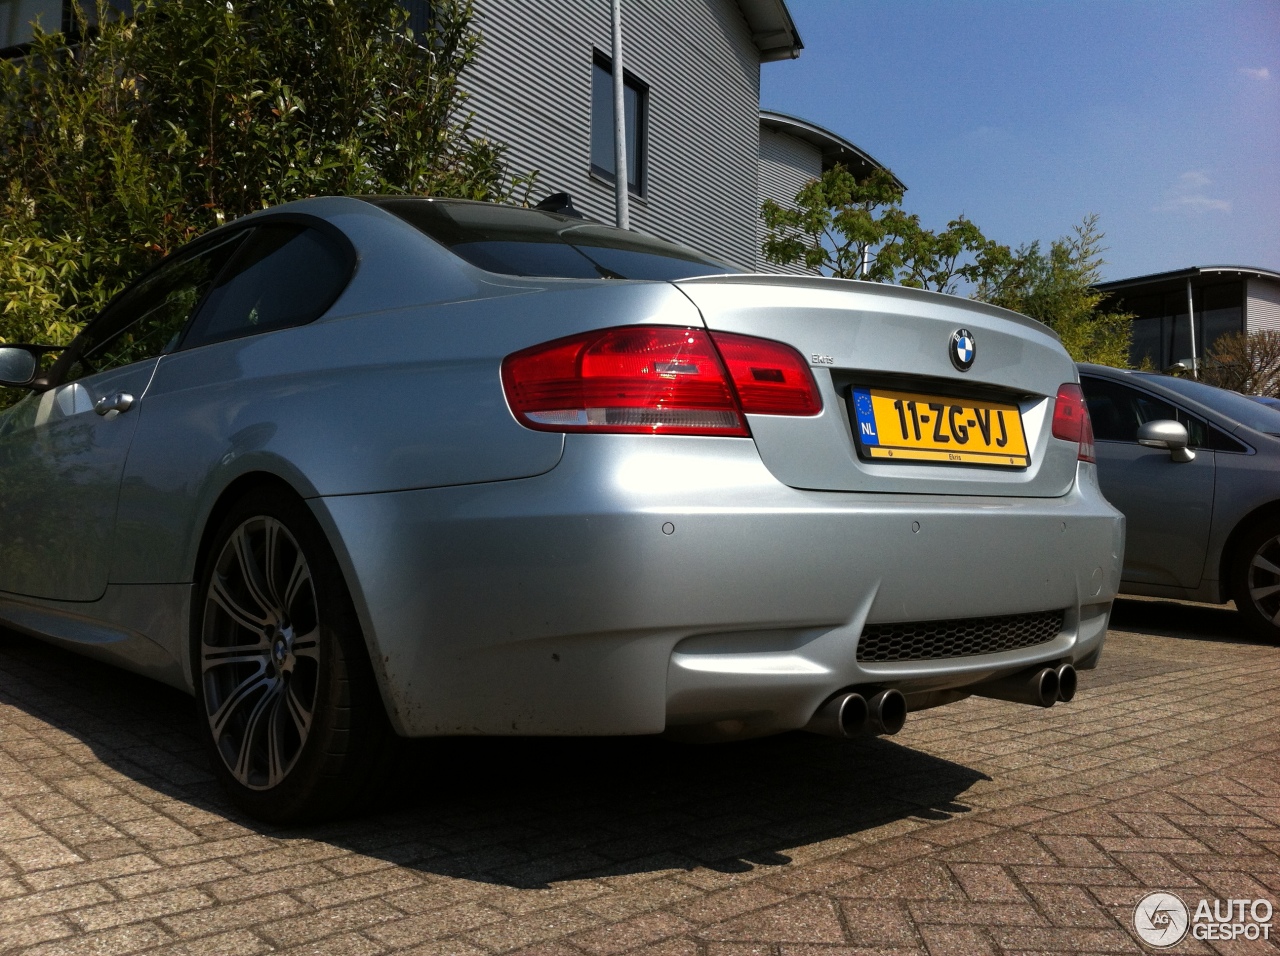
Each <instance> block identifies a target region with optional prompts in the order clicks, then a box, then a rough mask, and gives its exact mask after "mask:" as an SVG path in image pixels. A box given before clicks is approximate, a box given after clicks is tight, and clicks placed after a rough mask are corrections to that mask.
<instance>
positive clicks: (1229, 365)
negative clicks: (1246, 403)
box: [1200, 329, 1280, 398]
mask: <svg viewBox="0 0 1280 956" xmlns="http://www.w3.org/2000/svg"><path fill="white" fill-rule="evenodd" d="M1200 380H1201V381H1202V382H1205V383H1207V384H1209V385H1216V386H1218V387H1219V388H1229V389H1231V390H1233V391H1236V392H1240V393H1242V394H1244V395H1269V396H1271V397H1272V398H1280V332H1277V331H1275V330H1274V329H1259V330H1258V331H1256V332H1249V333H1246V332H1236V333H1234V334H1232V335H1224V336H1223V337H1222V338H1220V339H1218V340H1217V341H1216V342H1214V344H1213V348H1211V349H1210V350H1209V354H1208V356H1207V357H1206V359H1205V361H1204V363H1203V364H1202V366H1201V368H1200Z"/></svg>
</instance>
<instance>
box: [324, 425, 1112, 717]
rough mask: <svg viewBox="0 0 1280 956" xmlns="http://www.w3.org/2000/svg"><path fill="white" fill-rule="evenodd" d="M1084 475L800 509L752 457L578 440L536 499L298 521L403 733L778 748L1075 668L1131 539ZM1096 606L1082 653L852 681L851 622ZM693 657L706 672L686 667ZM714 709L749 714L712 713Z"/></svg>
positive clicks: (503, 498)
mask: <svg viewBox="0 0 1280 956" xmlns="http://www.w3.org/2000/svg"><path fill="white" fill-rule="evenodd" d="M673 445H674V447H673ZM1080 471H1081V481H1080V482H1079V484H1078V485H1077V487H1076V489H1074V490H1073V491H1072V492H1071V493H1069V494H1068V495H1064V496H1061V497H1057V498H1046V499H1010V498H1005V497H987V498H982V497H961V496H932V495H930V496H917V495H886V494H856V493H833V492H812V491H802V490H797V489H793V488H789V487H787V486H786V485H783V484H781V483H780V482H778V481H777V480H776V478H774V477H773V475H772V474H770V472H769V470H768V469H767V468H766V467H764V464H763V462H762V461H761V460H760V457H759V455H758V454H757V452H756V450H755V448H754V446H753V444H752V443H751V441H750V440H749V439H697V438H690V439H669V440H667V441H665V442H662V443H655V442H653V441H651V440H650V439H649V438H647V437H629V436H577V435H574V436H570V439H569V441H568V442H567V443H566V451H565V457H564V460H563V461H562V462H561V463H560V464H559V465H558V466H557V467H556V468H555V469H554V470H552V471H551V472H549V473H547V474H546V475H543V476H540V477H536V478H529V479H523V480H520V481H512V482H494V483H490V484H485V485H475V486H467V487H455V488H441V489H432V490H424V491H415V492H403V493H396V494H385V495H352V496H343V497H339V498H321V499H317V500H315V501H314V502H313V507H315V508H316V511H317V514H319V515H320V516H321V518H322V523H324V524H325V525H326V527H327V528H329V529H330V534H331V537H332V538H333V539H334V540H339V541H342V542H343V543H344V544H345V545H346V549H345V551H344V553H343V554H342V555H340V560H341V561H342V562H343V564H344V566H345V567H346V568H347V573H348V577H349V579H351V580H355V581H358V582H360V585H361V590H360V593H359V594H358V595H357V597H356V601H357V606H358V607H359V608H360V610H361V616H362V621H363V623H364V626H365V628H366V630H367V632H368V633H371V634H374V635H377V645H378V649H379V653H380V654H381V655H382V659H381V665H382V679H383V681H384V684H383V687H384V692H385V693H386V696H387V699H388V701H389V703H391V705H392V707H393V718H394V720H395V722H396V725H397V727H398V729H400V730H401V732H403V733H407V734H413V735H419V734H466V733H483V734H503V733H507V734H510V733H541V734H556V733H559V734H574V733H590V732H598V733H656V732H658V731H661V730H662V729H663V728H664V726H665V725H666V723H667V722H668V718H672V719H679V721H680V722H691V721H692V720H693V719H695V718H698V719H700V718H706V719H708V720H711V719H714V720H720V719H727V718H731V717H738V718H743V717H747V716H750V717H751V719H752V720H754V721H756V722H757V723H758V724H759V725H760V726H759V727H758V728H757V729H760V730H763V729H765V725H767V728H768V729H772V730H785V729H793V728H795V727H798V726H800V725H802V724H803V723H804V722H805V721H806V720H807V719H808V717H809V716H811V715H812V712H813V710H814V709H816V708H817V706H818V705H819V704H820V703H821V702H822V700H823V699H825V698H826V697H827V696H829V695H830V694H832V693H834V692H835V691H837V690H839V689H840V688H842V687H846V686H850V685H855V684H866V683H873V682H887V683H891V684H893V685H894V686H899V687H904V688H909V689H915V690H933V689H941V688H946V687H955V686H957V685H962V684H965V683H972V682H977V681H979V680H981V679H982V678H983V677H986V676H989V675H991V674H992V673H994V672H996V671H999V670H1001V669H1007V670H1016V669H1018V668H1020V667H1023V666H1029V665H1030V664H1034V663H1038V662H1041V661H1052V660H1083V659H1085V658H1087V657H1088V656H1089V654H1090V653H1092V651H1093V650H1094V649H1095V648H1096V647H1097V645H1098V643H1099V642H1100V640H1101V637H1102V632H1103V631H1104V630H1105V618H1106V612H1107V611H1108V610H1109V608H1110V601H1111V599H1112V598H1113V597H1114V594H1115V590H1116V587H1117V586H1118V584H1119V566H1120V555H1121V553H1122V551H1123V525H1122V522H1121V521H1120V520H1119V518H1118V517H1117V515H1116V513H1115V511H1114V510H1113V509H1112V508H1111V507H1110V506H1109V505H1108V504H1107V503H1106V502H1105V501H1104V500H1103V498H1102V496H1101V494H1100V493H1099V492H1098V490H1097V486H1096V483H1095V482H1094V480H1093V475H1092V471H1093V469H1092V466H1089V465H1082V466H1081V468H1080ZM975 523H977V527H980V528H981V533H976V531H975ZM664 525H669V526H671V533H666V532H665V531H664ZM917 526H918V530H917ZM943 582H945V583H943ZM1088 605H1100V606H1101V609H1102V610H1101V617H1102V621H1101V623H1099V621H1098V620H1097V619H1096V618H1097V616H1098V615H1097V612H1096V610H1095V612H1093V613H1092V616H1090V615H1086V618H1087V621H1086V623H1087V624H1088V627H1087V628H1086V629H1085V633H1080V632H1079V631H1078V630H1077V629H1076V628H1074V627H1072V625H1071V624H1069V625H1068V627H1067V629H1066V630H1065V631H1064V633H1063V635H1062V636H1061V637H1060V638H1059V639H1058V640H1057V641H1056V642H1053V643H1050V644H1046V645H1042V646H1038V647H1035V648H1031V649H1028V650H1025V651H1019V652H1011V653H1009V654H1007V655H1005V656H1003V657H999V658H997V656H996V655H989V656H987V657H986V658H974V659H969V660H947V661H925V662H913V663H909V664H892V665H886V664H877V665H860V664H859V663H858V662H857V661H856V655H855V650H856V643H857V637H858V635H859V634H860V632H861V629H862V626H863V624H864V623H867V622H870V623H882V622H894V621H904V620H933V619H940V618H958V617H971V616H983V615H990V614H1008V613H1019V612H1030V611H1043V610H1049V609H1067V610H1069V618H1070V620H1071V622H1072V623H1074V622H1076V621H1077V620H1078V616H1079V614H1080V608H1081V607H1084V606H1088ZM691 638H697V639H700V640H704V641H706V640H712V641H713V643H714V646H715V650H713V651H708V652H705V653H704V652H699V650H698V647H697V645H694V646H691V647H690V646H683V647H681V646H679V645H681V642H682V641H688V640H689V639H691ZM697 687H701V688H704V689H705V690H706V692H707V694H708V700H707V701H704V704H699V703H698V700H699V698H698V695H696V694H693V693H692V691H693V689H694V688H697ZM752 688H754V691H755V693H756V694H758V695H759V699H755V702H754V703H751V700H753V699H754V698H753V697H752V693H751V689H752ZM723 693H730V694H731V696H735V697H736V698H737V699H738V700H739V702H740V703H741V705H742V707H744V708H745V710H743V711H742V712H735V713H728V712H725V708H726V706H727V705H725V704H724V703H723V701H721V696H722V694H723ZM713 700H714V701H721V702H720V703H716V704H714V705H713V704H712V701H713ZM704 705H705V706H704ZM712 712H713V713H714V714H715V716H714V717H708V716H707V714H708V713H712Z"/></svg>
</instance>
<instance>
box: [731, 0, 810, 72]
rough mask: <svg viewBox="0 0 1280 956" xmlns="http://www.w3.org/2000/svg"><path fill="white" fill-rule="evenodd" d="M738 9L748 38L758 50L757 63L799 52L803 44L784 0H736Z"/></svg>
mask: <svg viewBox="0 0 1280 956" xmlns="http://www.w3.org/2000/svg"><path fill="white" fill-rule="evenodd" d="M738 9H740V10H741V11H742V17H743V19H744V20H746V21H747V26H748V27H750V28H751V40H752V42H754V43H755V45H756V49H757V50H759V51H760V62H761V63H772V62H773V61H774V60H794V59H795V58H796V57H798V56H799V55H800V51H801V50H803V49H804V43H802V42H801V41H800V31H798V30H797V29H796V23H795V21H794V20H792V19H791V11H790V10H788V9H787V4H786V0H738Z"/></svg>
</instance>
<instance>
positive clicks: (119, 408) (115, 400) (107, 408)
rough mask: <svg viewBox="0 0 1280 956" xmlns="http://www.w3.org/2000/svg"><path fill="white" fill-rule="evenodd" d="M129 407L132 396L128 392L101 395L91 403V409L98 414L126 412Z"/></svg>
mask: <svg viewBox="0 0 1280 956" xmlns="http://www.w3.org/2000/svg"><path fill="white" fill-rule="evenodd" d="M131 408H133V396H132V395H130V394H129V393H128V392H116V393H115V394H114V395H103V396H102V397H101V398H100V399H98V400H97V401H96V402H94V403H93V410H94V411H95V412H97V413H98V414H99V415H106V414H109V413H110V412H127V411H128V410H129V409H131Z"/></svg>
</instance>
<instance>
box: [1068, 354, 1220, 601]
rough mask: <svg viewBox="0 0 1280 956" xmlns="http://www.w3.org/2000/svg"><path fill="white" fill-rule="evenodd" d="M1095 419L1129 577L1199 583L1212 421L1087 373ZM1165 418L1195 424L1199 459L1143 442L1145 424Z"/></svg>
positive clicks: (1102, 477) (1101, 468)
mask: <svg viewBox="0 0 1280 956" xmlns="http://www.w3.org/2000/svg"><path fill="white" fill-rule="evenodd" d="M1080 384H1081V387H1082V388H1083V389H1084V394H1085V399H1086V401H1087V402H1088V405H1089V417H1090V418H1091V419H1092V420H1093V430H1094V440H1095V446H1096V451H1097V456H1098V482H1099V484H1100V485H1101V486H1102V493H1103V494H1104V495H1105V496H1106V498H1107V500H1108V501H1110V502H1111V503H1112V504H1113V505H1115V506H1116V507H1117V508H1119V509H1120V510H1121V511H1122V512H1124V516H1125V519H1126V522H1127V523H1126V532H1125V555H1124V571H1123V573H1122V579H1123V580H1125V581H1132V582H1134V583H1138V584H1154V585H1163V586H1170V587H1182V588H1194V587H1196V586H1198V585H1199V584H1200V579H1201V576H1202V575H1203V573H1204V562H1205V552H1206V550H1207V548H1208V544H1209V529H1210V526H1211V524H1212V519H1213V492H1214V472H1215V467H1216V462H1215V456H1214V452H1213V451H1212V450H1210V449H1208V448H1205V447H1197V446H1203V445H1204V443H1205V441H1204V435H1205V426H1204V423H1203V422H1201V421H1200V420H1199V419H1197V418H1195V417H1194V416H1191V415H1188V414H1187V413H1186V412H1184V411H1182V410H1181V409H1178V408H1176V407H1175V406H1173V405H1172V404H1170V403H1169V402H1166V401H1164V400H1163V399H1161V398H1158V397H1156V396H1155V395H1152V394H1151V393H1150V392H1146V391H1144V390H1142V389H1137V388H1132V387H1130V386H1128V385H1125V384H1122V383H1120V382H1115V381H1112V380H1110V379H1104V378H1101V377H1094V376H1089V375H1085V376H1081V379H1080ZM1159 420H1171V421H1179V422H1182V424H1183V425H1186V426H1187V432H1188V435H1189V437H1190V439H1191V445H1192V447H1195V448H1196V452H1195V459H1194V460H1192V461H1186V462H1178V461H1174V460H1173V459H1172V458H1171V456H1170V454H1169V452H1168V451H1167V450H1165V449H1163V448H1147V447H1145V446H1143V445H1139V444H1138V426H1140V425H1142V424H1144V423H1146V422H1150V421H1159Z"/></svg>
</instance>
